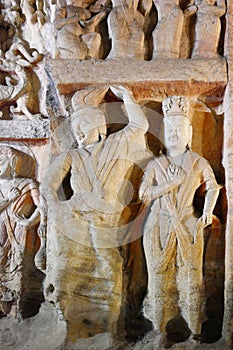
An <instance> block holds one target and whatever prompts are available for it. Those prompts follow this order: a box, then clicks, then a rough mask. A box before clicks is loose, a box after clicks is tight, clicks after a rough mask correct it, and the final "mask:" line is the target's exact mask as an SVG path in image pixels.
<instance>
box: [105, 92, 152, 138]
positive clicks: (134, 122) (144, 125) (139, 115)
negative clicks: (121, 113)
mask: <svg viewBox="0 0 233 350" xmlns="http://www.w3.org/2000/svg"><path fill="white" fill-rule="evenodd" d="M110 89H111V90H112V92H113V93H114V94H115V95H116V96H117V97H119V98H121V99H122V100H123V102H124V104H125V109H126V112H127V116H128V120H129V125H130V126H132V127H133V128H136V129H138V130H140V131H142V132H143V134H145V133H146V132H147V130H148V128H149V123H148V121H147V118H146V116H145V114H144V113H143V111H142V109H141V107H140V106H139V104H138V103H137V102H136V100H135V98H134V96H133V93H132V91H130V90H129V89H127V88H125V87H124V86H114V87H113V86H111V87H110Z"/></svg>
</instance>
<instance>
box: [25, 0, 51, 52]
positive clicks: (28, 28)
mask: <svg viewBox="0 0 233 350" xmlns="http://www.w3.org/2000/svg"><path fill="white" fill-rule="evenodd" d="M20 6H21V9H22V13H23V15H24V16H25V22H24V24H23V25H22V33H23V38H24V39H25V40H26V41H27V42H28V43H29V45H30V48H33V49H36V50H38V52H40V53H43V54H45V53H46V49H47V50H48V43H47V42H48V41H49V40H48V37H49V35H50V34H51V32H52V28H49V29H50V30H49V29H48V30H47V32H46V34H45V30H46V29H45V28H46V27H48V24H46V22H47V16H46V13H45V11H44V7H45V4H44V0H21V4H20ZM50 39H51V38H50ZM50 45H51V40H50ZM50 50H51V48H50Z"/></svg>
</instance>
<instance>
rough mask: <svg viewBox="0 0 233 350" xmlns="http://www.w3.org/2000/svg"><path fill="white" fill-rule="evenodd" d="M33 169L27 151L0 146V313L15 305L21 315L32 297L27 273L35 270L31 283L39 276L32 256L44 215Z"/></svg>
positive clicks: (36, 248)
mask: <svg viewBox="0 0 233 350" xmlns="http://www.w3.org/2000/svg"><path fill="white" fill-rule="evenodd" d="M34 171H35V160H34V159H33V158H32V156H31V155H29V154H27V153H25V152H22V151H19V150H16V149H15V148H12V147H9V146H5V145H4V146H1V147H0V270H1V277H0V307H1V309H2V312H3V313H4V314H9V313H10V312H11V311H12V307H13V308H16V315H15V316H17V317H21V316H22V317H24V306H25V304H26V303H27V299H28V298H32V299H33V296H32V295H30V296H29V295H28V294H30V289H31V287H30V285H29V286H27V285H26V284H27V283H29V284H30V282H32V281H30V279H32V280H33V278H32V277H31V275H33V273H34V274H35V281H34V282H35V285H34V287H35V286H36V284H37V283H38V280H39V279H40V277H41V276H40V273H39V275H38V270H37V269H36V267H35V263H34V257H35V254H36V252H37V250H38V248H39V246H40V242H39V237H38V234H37V229H38V225H39V222H40V219H41V225H40V227H39V230H40V233H41V234H42V232H43V234H44V233H45V222H44V218H45V215H44V213H42V210H43V207H42V206H41V205H40V198H39V185H38V183H37V181H36V180H35V178H34ZM41 208H42V210H41ZM40 213H42V215H40ZM37 277H38V280H37V282H36V278H37ZM32 289H33V288H32ZM35 289H36V288H35ZM39 294H40V292H39Z"/></svg>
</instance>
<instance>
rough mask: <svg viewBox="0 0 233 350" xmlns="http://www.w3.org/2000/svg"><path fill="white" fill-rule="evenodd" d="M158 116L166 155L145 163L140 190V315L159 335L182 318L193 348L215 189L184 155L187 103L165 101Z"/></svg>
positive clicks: (204, 167)
mask: <svg viewBox="0 0 233 350" xmlns="http://www.w3.org/2000/svg"><path fill="white" fill-rule="evenodd" d="M163 110H164V115H165V116H164V134H165V144H166V147H167V154H166V155H165V154H163V155H161V156H160V157H158V158H154V160H152V161H151V162H149V164H148V166H147V169H146V171H145V174H144V179H143V181H142V184H141V188H140V196H141V198H142V199H143V201H144V203H145V204H147V205H151V209H150V213H149V215H148V217H147V221H146V224H145V229H144V249H145V255H146V261H147V269H148V293H147V296H146V299H145V300H144V314H145V316H146V317H147V318H148V319H149V320H151V321H152V323H153V326H154V328H155V330H157V331H159V332H165V330H166V326H167V324H168V322H169V321H171V320H172V319H174V318H176V317H177V316H182V317H183V319H184V320H185V321H186V322H187V325H188V327H189V329H190V331H191V335H190V342H192V341H194V342H195V340H194V339H200V334H201V325H202V322H203V321H204V319H203V317H204V314H203V307H204V293H203V249H204V247H203V245H204V243H203V240H204V239H203V230H204V228H205V227H206V226H208V225H210V224H211V223H212V213H213V209H214V207H215V204H216V200H217V197H218V194H219V189H220V186H219V185H218V184H217V182H216V179H215V176H214V173H213V170H212V169H211V167H210V165H209V163H208V162H207V160H206V159H204V158H203V157H201V156H200V155H198V154H197V153H195V152H193V151H192V150H191V149H190V145H191V137H192V126H191V124H190V121H189V119H188V115H187V114H188V101H187V99H186V98H183V97H179V96H173V97H169V98H168V99H166V100H164V101H163ZM201 185H202V186H205V191H206V195H205V203H204V209H203V213H202V216H201V217H198V215H197V214H196V212H195V211H194V204H193V200H194V195H195V193H196V191H197V189H198V188H199V187H200V186H201ZM193 338H194V339H193Z"/></svg>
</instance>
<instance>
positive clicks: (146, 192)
mask: <svg viewBox="0 0 233 350" xmlns="http://www.w3.org/2000/svg"><path fill="white" fill-rule="evenodd" d="M152 164H153V163H151V164H149V166H148V167H147V169H146V171H145V173H144V175H143V179H142V183H141V186H140V190H139V196H140V199H141V200H142V201H143V202H144V203H145V204H146V205H148V204H150V203H151V201H153V200H156V199H158V198H159V197H162V196H163V195H165V194H166V193H168V192H171V191H172V190H173V189H175V188H177V187H178V186H179V185H180V184H181V183H182V182H183V180H184V176H185V173H184V171H183V170H182V169H181V168H180V167H177V168H176V169H175V168H173V169H172V170H171V168H170V167H168V168H167V169H166V173H167V177H166V178H165V177H164V181H163V182H161V183H159V184H158V183H157V184H155V182H156V179H155V173H156V168H154V169H153V168H152ZM154 166H156V163H155V165H154Z"/></svg>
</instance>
